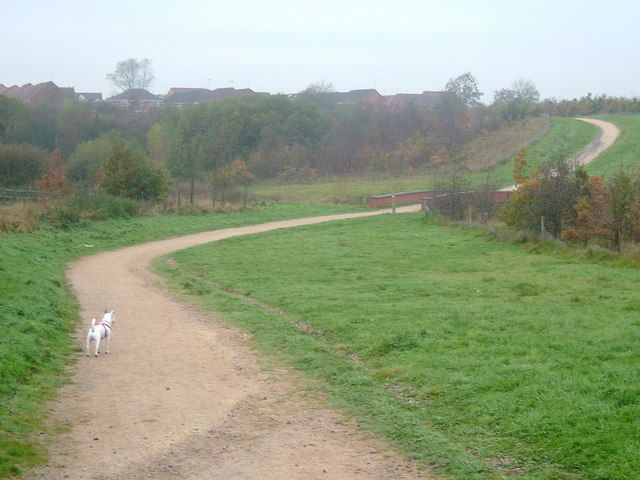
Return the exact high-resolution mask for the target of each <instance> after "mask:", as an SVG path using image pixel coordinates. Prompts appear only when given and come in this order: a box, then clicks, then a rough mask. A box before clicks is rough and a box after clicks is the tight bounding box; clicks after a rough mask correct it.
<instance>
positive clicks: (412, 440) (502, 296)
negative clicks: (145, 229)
mask: <svg viewBox="0 0 640 480" xmlns="http://www.w3.org/2000/svg"><path fill="white" fill-rule="evenodd" d="M533 248H534V250H532V251H528V250H527V249H525V247H522V246H517V245H510V244H509V245H505V244H501V243H498V242H495V241H490V240H487V239H485V238H484V237H482V236H481V235H480V234H477V233H473V232H464V231H460V230H457V229H453V228H445V227H438V226H435V225H432V224H429V223H427V222H426V221H425V220H423V219H422V218H420V217H419V216H417V215H397V216H390V215H389V216H384V217H378V218H372V219H365V220H356V221H351V222H340V223H333V224H330V225H323V226H313V227H304V228H298V229H295V230H291V231H279V232H272V233H267V234H262V235H259V236H252V237H244V238H237V239H229V240H225V241H223V242H219V243H216V244H211V245H207V246H203V247H197V248H193V249H190V250H186V251H182V252H179V253H177V254H174V255H172V257H173V258H175V259H176V260H177V261H178V267H177V268H176V267H171V266H169V265H166V264H164V263H161V262H158V265H157V267H158V268H159V269H160V270H161V271H162V272H163V273H164V274H165V275H166V276H168V277H169V278H170V282H171V283H172V284H173V285H174V286H175V287H176V288H177V289H179V290H180V291H182V292H184V293H185V294H187V295H188V296H189V298H191V299H192V300H194V301H196V302H197V303H199V304H201V305H203V306H204V307H205V308H208V309H211V310H213V311H218V312H221V313H222V314H223V316H224V318H227V319H230V320H233V321H234V322H236V323H238V324H239V325H241V326H243V327H244V328H246V329H247V330H249V331H251V332H252V333H253V334H254V338H255V341H256V343H257V345H258V346H259V347H260V348H261V349H262V350H263V351H266V352H269V353H271V354H276V355H279V356H280V357H284V358H285V359H287V360H288V361H290V362H291V363H292V364H293V365H295V366H296V367H297V368H299V369H301V370H302V371H304V372H306V373H308V374H309V375H310V376H312V377H314V378H315V379H317V380H318V382H319V384H320V385H321V386H322V387H323V388H324V389H325V390H326V391H328V392H330V394H331V398H332V399H333V401H334V402H335V403H336V404H337V405H339V406H341V407H343V408H345V409H347V410H348V411H350V412H351V413H353V414H355V415H356V418H358V419H359V421H360V422H361V423H362V424H364V425H367V426H369V427H371V428H373V429H375V430H377V431H378V432H380V433H382V434H383V435H385V436H387V437H388V438H390V439H391V440H393V441H395V442H396V443H397V444H399V445H401V447H402V448H403V449H404V450H405V451H406V452H408V453H409V454H410V455H411V456H413V457H416V458H419V459H420V460H422V461H424V462H425V463H427V464H432V465H435V466H437V468H439V469H440V471H442V472H447V473H449V474H451V476H452V477H453V478H461V479H467V478H502V476H508V475H510V474H516V475H519V474H522V478H527V479H534V478H554V479H577V478H584V479H611V478H638V476H640V434H639V433H638V432H639V431H640V430H639V429H638V418H639V415H640V387H638V385H637V382H636V381H635V380H636V378H637V374H638V369H639V368H640V354H639V352H638V348H637V345H638V342H639V341H640V291H638V289H637V288H636V286H637V282H638V277H639V274H638V270H637V269H633V268H625V267H616V266H614V265H613V264H611V263H597V262H595V261H588V260H581V261H579V260H573V259H571V258H569V257H568V256H566V255H563V254H561V253H557V252H556V253H553V252H551V253H543V252H538V253H536V250H535V248H538V249H539V247H533ZM265 252H269V254H268V255H265ZM221 287H224V288H221ZM229 289H235V291H237V292H239V293H240V294H242V295H249V296H251V297H253V298H257V299H258V300H260V301H261V302H264V303H267V304H269V305H272V306H277V307H279V308H281V309H283V311H284V314H283V315H281V316H279V315H276V314H274V313H272V312H271V313H270V312H265V311H261V310H259V307H257V306H255V305H252V304H248V303H247V302H243V301H241V300H239V299H238V298H237V297H234V296H232V295H230V294H229V293H228V290H229ZM300 323H303V324H307V325H310V326H312V327H313V329H315V331H317V332H319V333H316V334H309V333H308V332H309V331H314V330H310V329H297V328H296V327H295V326H296V324H297V325H298V326H299V324H300ZM301 330H304V331H306V332H307V333H306V334H305V333H303V332H301ZM276 352H277V353H276ZM354 359H355V361H354Z"/></svg>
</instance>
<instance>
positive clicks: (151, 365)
mask: <svg viewBox="0 0 640 480" xmlns="http://www.w3.org/2000/svg"><path fill="white" fill-rule="evenodd" d="M398 210H399V211H407V210H413V211H415V210H417V207H410V208H408V209H407V208H403V209H398ZM379 213H380V212H366V213H357V214H347V215H333V216H327V217H316V218H307V219H300V220H289V221H282V222H273V223H269V224H264V225H254V226H247V227H241V228H230V229H224V230H218V231H212V232H205V233H201V234H195V235H189V236H186V237H181V238H175V239H169V240H164V241H158V242H152V243H148V244H145V245H139V246H134V247H129V248H124V249H121V250H117V251H112V252H105V253H100V254H97V255H92V256H90V257H86V258H83V259H81V260H80V261H78V262H77V263H75V264H73V265H72V266H71V267H70V268H69V271H68V278H69V281H70V283H71V285H72V286H73V291H74V293H75V295H76V296H77V298H78V301H79V302H80V305H81V312H82V319H83V325H82V327H81V328H80V330H79V331H78V333H77V336H78V345H79V346H80V345H81V344H82V343H83V342H84V336H85V335H86V329H87V325H88V323H89V322H90V319H91V318H92V317H94V316H96V317H97V316H99V314H100V313H101V311H102V309H104V308H109V309H115V311H116V315H117V319H118V322H117V323H116V324H115V326H114V328H113V332H114V334H113V335H114V336H113V340H112V344H111V354H110V355H104V354H101V355H100V357H99V358H97V359H96V358H93V357H90V358H88V357H85V356H84V355H83V354H80V353H78V362H77V364H76V365H75V366H74V367H73V369H72V384H70V385H68V386H66V387H64V388H62V390H61V392H60V395H59V399H58V400H57V401H55V402H53V403H52V405H51V412H50V416H51V418H52V419H53V420H52V421H53V422H54V423H59V424H61V425H65V426H66V428H64V429H63V432H62V433H58V434H56V435H54V436H52V437H50V438H45V439H44V441H45V443H47V444H49V445H50V447H49V450H50V464H49V465H46V466H45V467H42V468H39V469H36V470H34V471H33V472H31V473H30V474H29V476H28V478H48V479H63V478H70V479H74V480H81V479H88V478H91V479H139V478H153V479H167V478H180V479H264V480H269V479H336V480H338V479H339V480H349V479H416V478H425V473H424V472H421V471H419V469H417V468H416V466H415V465H414V464H412V463H411V462H408V461H407V460H406V459H403V458H402V457H401V456H400V455H398V454H396V453H393V452H390V451H389V449H388V447H386V446H385V444H384V442H382V441H381V440H379V439H375V438H373V437H372V436H371V435H368V434H365V433H363V432H360V431H358V430H357V429H356V428H355V427H354V425H353V423H352V422H351V421H350V420H349V419H347V418H345V417H344V416H343V415H342V414H340V413H338V412H336V411H334V410H332V409H330V408H328V407H327V406H326V405H325V404H324V403H323V402H322V401H318V399H314V398H310V397H309V394H308V393H305V391H304V389H302V388H300V386H299V384H298V386H296V382H294V381H291V380H289V379H290V378H291V377H292V374H291V372H290V371H286V370H282V367H278V368H279V369H270V370H265V369H264V368H261V366H260V365H259V364H258V362H257V360H256V354H255V352H254V351H252V349H251V346H250V343H249V341H248V338H247V336H246V335H245V334H244V333H243V332H242V331H240V330H238V329H235V328H229V327H225V326H223V325H221V324H220V323H219V322H218V321H217V320H216V319H215V318H212V317H210V316H208V315H206V314H204V313H202V312H200V311H198V310H197V309H195V308H194V307H191V306H189V305H185V304H183V303H180V302H179V301H178V300H177V299H176V298H174V296H173V295H172V294H171V293H170V292H168V291H167V290H166V289H165V288H164V287H163V283H162V281H161V280H160V279H159V278H158V277H156V276H155V275H154V274H153V273H151V271H150V268H149V264H150V262H151V260H152V259H153V258H155V257H157V256H159V255H163V254H167V253H170V252H173V251H175V250H179V249H183V248H187V247H190V246H194V245H199V244H202V243H207V242H212V241H216V240H220V239H223V238H228V237H232V236H236V235H248V234H252V233H258V232H265V231H268V230H273V229H277V228H287V227H294V226H299V225H309V224H314V223H320V222H325V221H330V220H337V219H347V218H356V217H363V216H370V215H376V214H379ZM274 368H275V367H274ZM43 437H44V436H43Z"/></svg>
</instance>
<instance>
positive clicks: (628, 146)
mask: <svg viewBox="0 0 640 480" xmlns="http://www.w3.org/2000/svg"><path fill="white" fill-rule="evenodd" d="M595 118H599V119H601V120H605V121H607V122H611V123H613V124H615V125H616V126H617V127H618V128H619V129H620V136H619V137H618V140H617V141H616V143H615V144H614V145H613V146H612V147H611V148H610V149H609V150H606V151H605V152H603V153H602V155H601V156H600V157H598V158H597V159H596V160H594V161H593V162H592V163H591V164H589V166H588V171H589V173H591V174H592V175H604V176H605V177H606V176H611V175H614V174H615V173H616V172H618V171H619V170H620V169H629V170H635V169H637V168H638V167H640V116H638V115H602V116H597V117H595Z"/></svg>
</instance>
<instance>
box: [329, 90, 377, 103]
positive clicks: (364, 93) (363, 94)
mask: <svg viewBox="0 0 640 480" xmlns="http://www.w3.org/2000/svg"><path fill="white" fill-rule="evenodd" d="M320 95H321V96H322V97H323V98H325V99H326V101H328V102H329V103H335V104H357V103H384V97H383V96H382V95H380V94H379V93H378V91H377V90H376V89H374V88H365V89H360V90H349V91H348V92H326V93H321V94H320Z"/></svg>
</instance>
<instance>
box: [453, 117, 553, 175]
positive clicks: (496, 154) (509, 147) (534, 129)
mask: <svg viewBox="0 0 640 480" xmlns="http://www.w3.org/2000/svg"><path fill="white" fill-rule="evenodd" d="M550 128H551V120H550V119H549V118H546V117H534V118H527V119H525V120H521V121H519V122H515V123H513V124H512V125H507V126H505V127H503V128H501V129H500V130H498V131H497V132H491V133H487V134H484V135H480V137H478V138H476V139H475V140H474V141H472V142H470V143H469V145H467V146H466V148H465V149H464V151H463V152H462V154H461V158H462V160H463V161H464V162H465V164H466V166H467V167H468V168H470V169H471V170H473V171H477V170H488V169H490V168H492V167H494V166H495V165H497V164H501V163H504V162H506V161H508V160H510V159H511V158H513V156H514V155H515V154H516V153H518V151H519V150H521V149H522V148H525V147H529V146H531V145H532V144H534V143H535V142H537V141H538V140H540V139H541V138H542V137H544V136H545V135H547V134H548V133H549V129H550Z"/></svg>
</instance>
